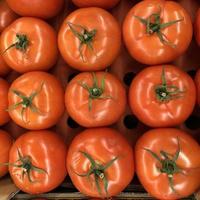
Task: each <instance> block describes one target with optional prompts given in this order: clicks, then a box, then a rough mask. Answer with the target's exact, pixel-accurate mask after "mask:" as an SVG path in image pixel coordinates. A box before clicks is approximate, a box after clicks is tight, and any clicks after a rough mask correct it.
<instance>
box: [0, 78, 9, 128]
mask: <svg viewBox="0 0 200 200" xmlns="http://www.w3.org/2000/svg"><path fill="white" fill-rule="evenodd" d="M8 89H9V84H8V83H7V82H6V81H5V80H4V79H2V78H0V99H1V100H0V126H1V125H3V124H5V123H7V122H8V121H9V120H10V117H9V114H8V112H7V111H6V109H7V108H8Z"/></svg>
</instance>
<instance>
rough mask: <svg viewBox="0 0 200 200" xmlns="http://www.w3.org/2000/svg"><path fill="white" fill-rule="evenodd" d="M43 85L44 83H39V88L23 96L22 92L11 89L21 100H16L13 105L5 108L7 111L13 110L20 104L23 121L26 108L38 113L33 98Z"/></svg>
mask: <svg viewBox="0 0 200 200" xmlns="http://www.w3.org/2000/svg"><path fill="white" fill-rule="evenodd" d="M43 85H44V83H42V84H41V87H40V88H39V90H37V91H34V92H32V93H31V95H30V96H29V97H27V96H25V95H24V94H23V93H22V92H20V91H18V90H15V89H13V90H12V92H13V93H14V94H15V95H17V96H18V97H19V98H21V101H20V102H18V103H16V104H14V105H11V106H10V107H9V108H8V109H7V111H8V112H9V111H12V110H15V109H16V108H17V107H19V106H22V109H21V118H22V120H23V121H24V112H25V110H26V109H27V108H30V110H31V111H32V112H35V113H40V112H39V110H38V108H37V107H36V106H35V105H34V103H33V100H34V98H35V97H36V96H37V95H38V94H39V93H40V92H41V90H42V87H43Z"/></svg>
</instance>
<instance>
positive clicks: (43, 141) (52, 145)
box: [9, 130, 67, 194]
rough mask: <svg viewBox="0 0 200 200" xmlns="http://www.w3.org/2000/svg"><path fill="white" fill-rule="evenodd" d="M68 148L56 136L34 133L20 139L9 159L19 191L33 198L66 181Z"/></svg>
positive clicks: (14, 145) (13, 147) (46, 132)
mask: <svg viewBox="0 0 200 200" xmlns="http://www.w3.org/2000/svg"><path fill="white" fill-rule="evenodd" d="M66 155H67V148H66V146H65V144H64V142H63V141H62V139H61V138H60V137H59V136H58V135H57V134H56V133H54V132H50V131H45V130H44V131H32V132H27V133H26V134H24V135H22V136H21V137H19V138H18V139H17V140H16V142H15V143H14V144H13V146H12V148H11V150H10V156H9V163H10V166H9V172H10V175H11V178H12V180H13V181H14V183H15V184H16V186H17V187H18V188H20V189H21V190H22V191H24V192H26V193H30V194H40V193H44V192H48V191H50V190H52V189H54V188H56V187H57V186H59V185H60V184H61V183H62V181H63V180H64V178H65V176H66V174H67V170H66V163H65V160H66Z"/></svg>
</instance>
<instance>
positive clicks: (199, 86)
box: [195, 70, 200, 106]
mask: <svg viewBox="0 0 200 200" xmlns="http://www.w3.org/2000/svg"><path fill="white" fill-rule="evenodd" d="M195 84H196V88H197V103H198V105H199V106H200V70H197V73H196V75H195Z"/></svg>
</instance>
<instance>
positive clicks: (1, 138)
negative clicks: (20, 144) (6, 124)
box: [0, 130, 13, 178]
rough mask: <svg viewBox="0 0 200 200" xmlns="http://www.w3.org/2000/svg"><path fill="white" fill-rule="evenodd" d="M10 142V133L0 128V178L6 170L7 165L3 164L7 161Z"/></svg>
mask: <svg viewBox="0 0 200 200" xmlns="http://www.w3.org/2000/svg"><path fill="white" fill-rule="evenodd" d="M12 142H13V141H12V138H11V137H10V135H9V134H8V133H7V132H5V131H3V130H0V178H1V177H3V176H4V175H6V174H7V172H8V166H6V165H3V164H5V163H8V160H9V151H10V148H11V146H12Z"/></svg>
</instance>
